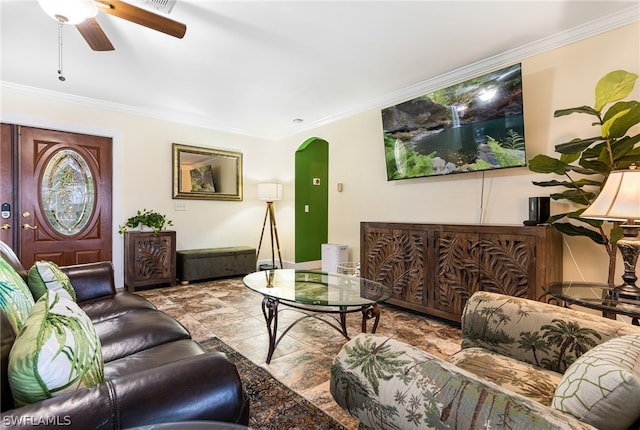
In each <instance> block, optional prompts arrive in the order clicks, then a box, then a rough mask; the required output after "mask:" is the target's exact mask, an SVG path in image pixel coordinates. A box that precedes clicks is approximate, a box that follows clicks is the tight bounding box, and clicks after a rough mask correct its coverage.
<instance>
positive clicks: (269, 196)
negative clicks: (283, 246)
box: [256, 184, 282, 269]
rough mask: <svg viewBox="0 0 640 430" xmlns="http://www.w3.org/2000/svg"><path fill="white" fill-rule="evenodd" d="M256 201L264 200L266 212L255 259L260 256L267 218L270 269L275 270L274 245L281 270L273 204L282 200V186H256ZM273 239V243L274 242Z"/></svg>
mask: <svg viewBox="0 0 640 430" xmlns="http://www.w3.org/2000/svg"><path fill="white" fill-rule="evenodd" d="M258 199H260V200H265V201H266V202H267V210H266V212H265V214H264V221H263V222H262V233H260V243H259V244H258V251H257V253H256V257H257V256H259V255H260V248H261V247H262V238H263V237H264V229H265V227H266V226H267V218H268V219H269V232H270V233H271V267H270V269H275V268H276V255H275V251H274V243H275V245H276V246H277V249H278V262H279V263H280V268H281V269H282V256H281V255H280V240H279V239H278V228H277V227H276V214H275V212H274V210H273V202H275V201H276V200H280V199H282V184H258ZM274 239H275V242H274Z"/></svg>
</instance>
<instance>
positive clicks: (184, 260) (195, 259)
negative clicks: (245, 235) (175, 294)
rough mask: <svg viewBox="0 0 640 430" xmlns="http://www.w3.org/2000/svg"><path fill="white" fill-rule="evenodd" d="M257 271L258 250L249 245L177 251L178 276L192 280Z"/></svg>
mask: <svg viewBox="0 0 640 430" xmlns="http://www.w3.org/2000/svg"><path fill="white" fill-rule="evenodd" d="M255 271H256V250H255V249H254V248H250V247H247V246H232V247H226V248H207V249H184V250H181V251H177V252H176V272H177V278H178V279H180V282H181V284H182V285H186V284H188V283H189V282H190V281H198V280H203V279H214V278H224V277H229V276H239V275H246V274H247V273H251V272H255Z"/></svg>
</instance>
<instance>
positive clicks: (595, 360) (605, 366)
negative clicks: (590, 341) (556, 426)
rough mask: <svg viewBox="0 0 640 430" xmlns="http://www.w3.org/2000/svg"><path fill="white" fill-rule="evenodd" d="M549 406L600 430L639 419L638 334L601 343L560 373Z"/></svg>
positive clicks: (619, 427) (622, 427) (621, 426)
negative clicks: (560, 377) (562, 373)
mask: <svg viewBox="0 0 640 430" xmlns="http://www.w3.org/2000/svg"><path fill="white" fill-rule="evenodd" d="M552 406H553V407H554V408H555V409H558V410H561V411H563V412H566V413H569V414H571V415H573V416H574V417H576V418H578V419H580V420H581V421H584V422H586V423H588V424H591V425H592V426H594V427H597V428H599V429H601V430H613V429H627V428H629V427H630V426H631V425H632V424H633V423H634V422H635V421H636V420H637V419H638V418H640V333H637V334H630V335H626V336H621V337H618V338H614V339H611V340H609V341H607V342H605V343H602V344H600V345H598V346H596V347H595V348H593V349H591V350H589V351H587V352H586V353H585V354H583V355H582V356H580V357H579V358H578V359H577V360H576V361H575V362H574V363H573V364H572V365H571V366H569V368H568V369H567V371H566V372H565V373H564V376H563V377H562V379H561V380H560V383H559V384H558V387H557V388H556V392H555V395H554V397H553V401H552Z"/></svg>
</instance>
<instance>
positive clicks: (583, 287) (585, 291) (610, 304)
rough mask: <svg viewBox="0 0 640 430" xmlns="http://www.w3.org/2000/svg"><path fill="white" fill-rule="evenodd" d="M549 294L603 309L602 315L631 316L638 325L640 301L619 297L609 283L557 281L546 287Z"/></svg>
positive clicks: (581, 304) (607, 316)
mask: <svg viewBox="0 0 640 430" xmlns="http://www.w3.org/2000/svg"><path fill="white" fill-rule="evenodd" d="M544 290H545V292H546V293H547V294H549V295H550V296H552V297H553V298H555V299H557V300H559V301H561V302H563V304H564V305H565V306H566V305H568V304H576V305H579V306H584V307H587V308H591V309H597V310H599V311H602V316H604V317H606V318H611V319H616V315H618V314H619V315H626V316H628V317H631V321H632V324H633V325H638V319H639V318H640V301H638V300H630V299H624V298H622V297H618V296H617V294H615V293H614V292H613V290H612V288H611V287H609V286H608V285H607V284H597V283H592V282H556V283H552V284H549V285H546V286H545V287H544Z"/></svg>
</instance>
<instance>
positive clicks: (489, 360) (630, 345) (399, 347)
mask: <svg viewBox="0 0 640 430" xmlns="http://www.w3.org/2000/svg"><path fill="white" fill-rule="evenodd" d="M331 394H332V395H333V397H334V398H335V400H336V401H337V402H338V404H339V405H340V406H341V407H342V408H343V409H345V410H346V411H347V412H349V413H350V414H351V415H353V416H354V417H356V418H358V419H359V420H360V426H359V428H360V429H361V430H363V429H403V430H407V429H426V428H433V429H465V430H466V429H480V428H482V429H486V428H490V429H536V430H538V429H592V428H598V429H638V428H640V327H637V326H633V325H631V324H627V323H624V322H622V321H615V320H611V319H605V318H602V317H600V316H597V315H591V314H587V313H583V312H579V311H575V310H571V309H566V308H561V307H558V306H554V305H550V304H546V303H541V302H535V301H531V300H526V299H520V298H515V297H511V296H504V295H500V294H495V293H489V292H477V293H475V294H474V295H473V296H471V297H470V298H469V300H468V302H467V305H466V307H465V310H464V313H463V316H462V349H461V350H460V351H459V352H457V353H456V354H454V355H452V356H450V357H448V358H445V359H440V358H436V357H434V356H433V355H431V354H429V353H427V352H425V351H422V350H420V349H418V348H415V347H413V346H411V345H407V344H405V343H402V342H399V341H396V340H394V339H391V338H389V337H385V336H383V335H373V334H361V335H358V336H357V337H355V338H353V339H352V340H350V341H349V342H348V343H346V344H345V346H344V347H343V348H342V350H341V351H340V353H339V354H338V355H337V357H336V358H335V360H334V363H333V366H332V369H331Z"/></svg>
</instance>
